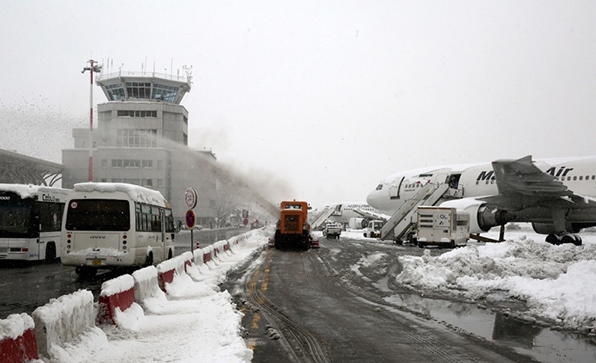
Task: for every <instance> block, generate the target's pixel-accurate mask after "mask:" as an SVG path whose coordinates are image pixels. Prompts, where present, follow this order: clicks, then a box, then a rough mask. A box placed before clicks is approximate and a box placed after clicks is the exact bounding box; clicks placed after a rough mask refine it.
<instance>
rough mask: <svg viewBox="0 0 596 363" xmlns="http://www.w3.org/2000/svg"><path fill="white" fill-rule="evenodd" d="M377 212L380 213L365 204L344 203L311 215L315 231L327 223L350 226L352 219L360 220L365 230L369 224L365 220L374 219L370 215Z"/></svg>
mask: <svg viewBox="0 0 596 363" xmlns="http://www.w3.org/2000/svg"><path fill="white" fill-rule="evenodd" d="M375 212H378V211H377V210H376V209H375V208H373V207H371V206H370V205H368V204H366V203H365V202H344V203H338V204H327V205H324V206H322V207H318V208H315V209H313V210H312V211H311V212H309V214H310V215H312V216H313V221H312V222H311V226H312V228H313V229H318V228H319V227H320V226H322V225H323V223H325V222H327V221H330V222H338V223H341V224H342V225H344V226H348V225H349V224H350V219H359V220H360V221H359V223H360V224H361V225H362V226H361V228H364V227H366V225H363V224H368V223H367V222H365V221H364V220H366V219H372V218H371V217H370V214H369V213H373V214H374V213H375Z"/></svg>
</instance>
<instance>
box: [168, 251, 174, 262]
mask: <svg viewBox="0 0 596 363" xmlns="http://www.w3.org/2000/svg"><path fill="white" fill-rule="evenodd" d="M172 257H173V255H172V250H169V251H168V260H169V259H171V258H172Z"/></svg>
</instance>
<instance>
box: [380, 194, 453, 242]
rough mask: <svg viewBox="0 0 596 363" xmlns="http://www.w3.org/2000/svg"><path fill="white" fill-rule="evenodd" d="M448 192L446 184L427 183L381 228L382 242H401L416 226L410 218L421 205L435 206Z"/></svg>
mask: <svg viewBox="0 0 596 363" xmlns="http://www.w3.org/2000/svg"><path fill="white" fill-rule="evenodd" d="M448 190H449V185H448V184H444V183H443V184H438V185H437V184H433V183H428V184H426V185H425V186H423V187H422V188H421V189H420V190H419V191H418V193H416V195H414V197H412V198H411V199H409V200H408V201H406V202H405V203H404V204H403V205H402V206H401V208H399V209H398V210H397V211H396V212H395V213H394V214H393V215H392V216H391V218H390V219H389V220H388V221H387V222H386V223H385V225H383V228H381V236H380V238H381V239H382V240H387V239H392V240H394V241H399V240H402V239H403V238H404V237H406V235H407V233H408V232H409V231H410V230H411V229H412V227H413V226H414V225H415V224H416V221H415V220H412V217H413V216H414V214H415V213H416V209H417V207H418V206H421V205H429V206H430V205H435V204H436V203H437V202H438V201H439V200H440V199H441V197H443V195H444V194H445V193H446V192H447V191H448Z"/></svg>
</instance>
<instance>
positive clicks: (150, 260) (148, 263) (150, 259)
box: [145, 252, 153, 267]
mask: <svg viewBox="0 0 596 363" xmlns="http://www.w3.org/2000/svg"><path fill="white" fill-rule="evenodd" d="M151 265H153V252H149V254H148V255H147V257H145V267H147V266H151Z"/></svg>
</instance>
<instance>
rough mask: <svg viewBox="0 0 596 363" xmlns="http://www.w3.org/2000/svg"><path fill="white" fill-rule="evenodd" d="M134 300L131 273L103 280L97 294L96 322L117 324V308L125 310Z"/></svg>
mask: <svg viewBox="0 0 596 363" xmlns="http://www.w3.org/2000/svg"><path fill="white" fill-rule="evenodd" d="M134 302H135V294H134V279H133V278H132V276H131V275H122V276H120V277H117V278H115V279H112V280H108V281H106V282H104V283H103V284H101V293H100V295H99V303H98V313H97V322H98V324H112V325H117V322H116V312H117V310H120V311H125V310H126V309H128V308H129V307H130V306H131V305H132V304H133V303H134Z"/></svg>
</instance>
